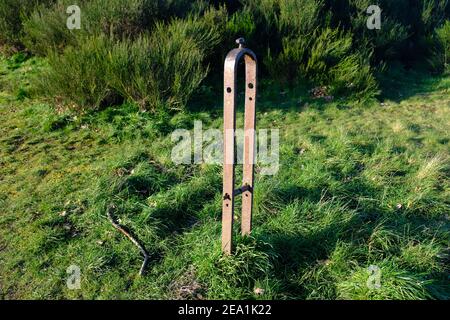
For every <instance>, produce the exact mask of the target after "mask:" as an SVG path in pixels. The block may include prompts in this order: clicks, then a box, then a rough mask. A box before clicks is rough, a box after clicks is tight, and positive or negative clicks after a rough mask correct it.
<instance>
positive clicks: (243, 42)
mask: <svg viewBox="0 0 450 320" xmlns="http://www.w3.org/2000/svg"><path fill="white" fill-rule="evenodd" d="M236 43H237V44H238V45H239V48H244V47H245V39H244V38H239V39H236Z"/></svg>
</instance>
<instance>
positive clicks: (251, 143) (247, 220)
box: [222, 38, 257, 254]
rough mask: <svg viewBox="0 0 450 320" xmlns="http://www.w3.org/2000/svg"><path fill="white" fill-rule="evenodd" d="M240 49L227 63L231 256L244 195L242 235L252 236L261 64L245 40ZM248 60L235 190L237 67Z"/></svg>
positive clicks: (225, 222) (227, 243)
mask: <svg viewBox="0 0 450 320" xmlns="http://www.w3.org/2000/svg"><path fill="white" fill-rule="evenodd" d="M236 43H237V44H239V48H236V49H233V50H231V51H230V52H229V53H228V55H227V57H226V59H225V70H224V126H223V129H224V164H223V204H222V250H223V252H224V253H225V254H231V251H232V243H233V219H234V199H235V197H236V196H238V195H242V222H241V232H242V234H243V235H248V234H250V232H251V228H252V211H253V190H254V186H253V184H254V164H255V148H256V146H255V140H256V134H255V125H256V97H257V94H256V87H257V60H256V55H255V54H254V53H253V51H251V50H249V49H247V48H246V47H245V40H244V39H243V38H239V39H237V40H236ZM243 57H244V60H245V82H246V84H245V121H244V156H243V184H242V187H240V188H238V189H236V190H235V189H234V184H235V183H234V180H235V173H234V169H235V149H236V137H235V130H236V82H237V66H238V63H239V61H240V60H241V59H242V58H243Z"/></svg>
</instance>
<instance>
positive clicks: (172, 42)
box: [108, 20, 219, 110]
mask: <svg viewBox="0 0 450 320" xmlns="http://www.w3.org/2000/svg"><path fill="white" fill-rule="evenodd" d="M218 37H219V36H218V34H217V33H215V32H214V30H205V29H204V25H203V24H202V23H201V22H197V21H194V20H174V21H173V22H172V23H171V24H169V25H166V24H162V23H158V24H157V25H156V27H155V30H154V31H153V33H152V34H151V35H143V36H141V37H139V38H138V39H136V41H128V40H127V41H123V42H121V43H120V44H118V45H116V46H115V48H114V50H113V53H112V54H111V55H110V56H109V60H108V64H109V66H110V68H109V76H108V77H109V79H110V81H111V86H112V87H113V88H115V89H116V90H117V91H118V92H120V94H121V95H123V96H124V97H125V98H127V99H129V100H132V101H135V102H137V103H138V104H139V105H140V106H141V107H143V108H150V109H153V110H155V109H157V108H161V107H167V108H169V109H178V110H179V109H182V108H183V107H184V105H185V104H186V102H187V101H188V99H189V97H190V96H191V94H192V93H193V92H194V90H195V89H196V88H197V87H198V86H199V85H200V83H201V81H202V80H203V79H204V78H205V76H206V74H207V71H208V68H207V66H205V65H204V64H203V62H204V60H205V57H206V54H207V52H208V51H209V50H210V49H211V48H212V47H213V46H214V44H215V43H217V42H218V39H219V38H218Z"/></svg>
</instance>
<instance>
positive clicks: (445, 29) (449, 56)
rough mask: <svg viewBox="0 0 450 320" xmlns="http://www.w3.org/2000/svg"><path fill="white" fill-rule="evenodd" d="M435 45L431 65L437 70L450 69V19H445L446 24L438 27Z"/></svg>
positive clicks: (433, 44)
mask: <svg viewBox="0 0 450 320" xmlns="http://www.w3.org/2000/svg"><path fill="white" fill-rule="evenodd" d="M431 45H432V46H434V49H433V53H434V54H433V56H432V57H431V58H430V59H429V60H428V62H429V63H430V66H431V67H432V68H433V69H434V70H436V71H442V70H443V69H445V70H448V69H449V63H450V21H449V20H447V21H445V24H444V25H443V26H442V27H440V28H438V29H436V32H435V34H434V36H433V42H432V44H431Z"/></svg>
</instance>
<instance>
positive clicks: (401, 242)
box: [0, 56, 450, 299]
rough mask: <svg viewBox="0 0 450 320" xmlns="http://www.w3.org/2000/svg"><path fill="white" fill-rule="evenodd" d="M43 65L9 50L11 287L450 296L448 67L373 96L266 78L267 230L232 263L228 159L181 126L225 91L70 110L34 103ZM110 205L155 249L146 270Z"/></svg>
mask: <svg viewBox="0 0 450 320" xmlns="http://www.w3.org/2000/svg"><path fill="white" fill-rule="evenodd" d="M42 68H46V65H45V63H44V61H42V60H39V59H37V58H32V59H20V57H17V56H16V57H15V58H11V59H6V58H0V121H1V126H0V298H1V299H18V298H27V299H80V298H83V299H112V298H117V299H178V298H187V299H224V298H232V299H243V298H249V299H273V298H274V299H427V298H436V299H449V298H450V267H449V266H450V200H449V199H450V183H449V175H450V166H449V160H450V152H449V151H450V149H449V141H450V130H449V129H450V125H449V124H450V98H449V93H450V78H449V77H441V78H430V77H423V75H421V74H414V73H402V72H397V73H396V74H393V75H392V76H390V77H389V79H390V80H386V81H385V82H384V84H385V86H386V88H387V89H386V90H385V93H384V97H385V98H384V99H383V101H382V102H381V101H372V102H367V103H363V104H360V103H357V102H354V101H353V102H352V101H341V100H339V99H336V100H334V101H332V102H325V101H322V100H314V99H312V98H310V97H309V95H308V93H307V90H304V89H302V88H297V89H291V90H285V89H283V88H279V87H278V86H277V85H275V84H273V83H264V82H263V84H262V85H261V88H260V92H261V97H260V99H259V105H258V127H259V128H278V129H280V138H281V145H280V170H279V172H278V174H277V175H275V176H261V175H257V179H256V190H255V219H254V232H253V235H252V237H250V238H239V237H238V238H237V239H236V242H237V248H236V253H235V255H234V256H232V257H226V258H224V257H222V255H221V244H220V231H221V222H220V218H221V183H222V177H221V167H220V166H213V165H190V166H177V165H175V164H173V163H172V161H171V157H170V155H171V148H172V145H173V144H172V142H171V138H170V133H171V132H172V130H174V129H176V128H187V129H190V128H192V126H193V123H194V120H201V121H203V126H204V127H205V128H220V127H221V125H222V109H221V105H220V101H215V102H214V103H213V102H205V105H198V106H195V107H192V108H191V111H189V112H184V113H182V114H178V115H176V116H175V117H169V116H168V115H166V114H156V115H155V114H150V113H148V112H140V111H139V109H138V108H137V107H136V106H134V105H131V104H125V105H123V106H121V107H120V108H108V109H105V110H103V111H100V112H97V113H85V114H73V113H70V112H68V111H65V109H64V108H62V107H60V106H57V105H49V104H48V103H45V102H44V101H41V100H39V99H38V98H33V99H30V98H29V97H30V96H31V97H32V96H33V81H34V79H36V77H38V76H39V72H40V70H42ZM206 89H208V88H205V90H204V91H207V90H206ZM219 90H220V89H219ZM211 103H213V105H214V106H212V105H211ZM239 119H240V120H242V112H240V114H239ZM111 204H114V205H115V206H116V207H117V210H116V212H115V216H116V218H117V219H119V221H120V223H121V224H122V225H124V226H126V227H127V228H128V229H129V230H131V231H132V232H133V233H134V234H135V235H136V236H137V237H138V238H139V239H140V240H141V242H142V243H143V244H144V245H145V246H146V248H147V250H148V251H149V252H150V254H151V261H150V264H149V266H148V270H147V273H146V275H145V276H143V277H139V276H138V275H137V273H138V270H139V267H140V264H141V261H142V259H141V256H140V253H139V251H138V250H137V248H136V247H135V246H134V245H133V244H132V243H131V242H130V241H128V240H127V239H126V238H125V237H123V235H121V234H120V233H118V232H117V231H116V230H115V229H113V227H112V225H111V224H110V223H109V221H108V219H107V216H106V208H107V207H108V206H109V205H111ZM236 212H239V210H236ZM238 221H239V220H237V222H238ZM238 229H239V223H236V233H237V231H238ZM70 265H78V266H79V267H80V268H81V277H82V278H81V279H82V280H81V289H80V290H69V289H68V288H67V286H66V279H67V274H66V269H67V268H68V267H69V266H70ZM371 265H374V266H377V267H378V268H379V269H380V270H381V287H380V288H379V289H376V288H373V289H370V288H369V287H368V286H367V281H368V278H369V271H368V268H369V266H371Z"/></svg>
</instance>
